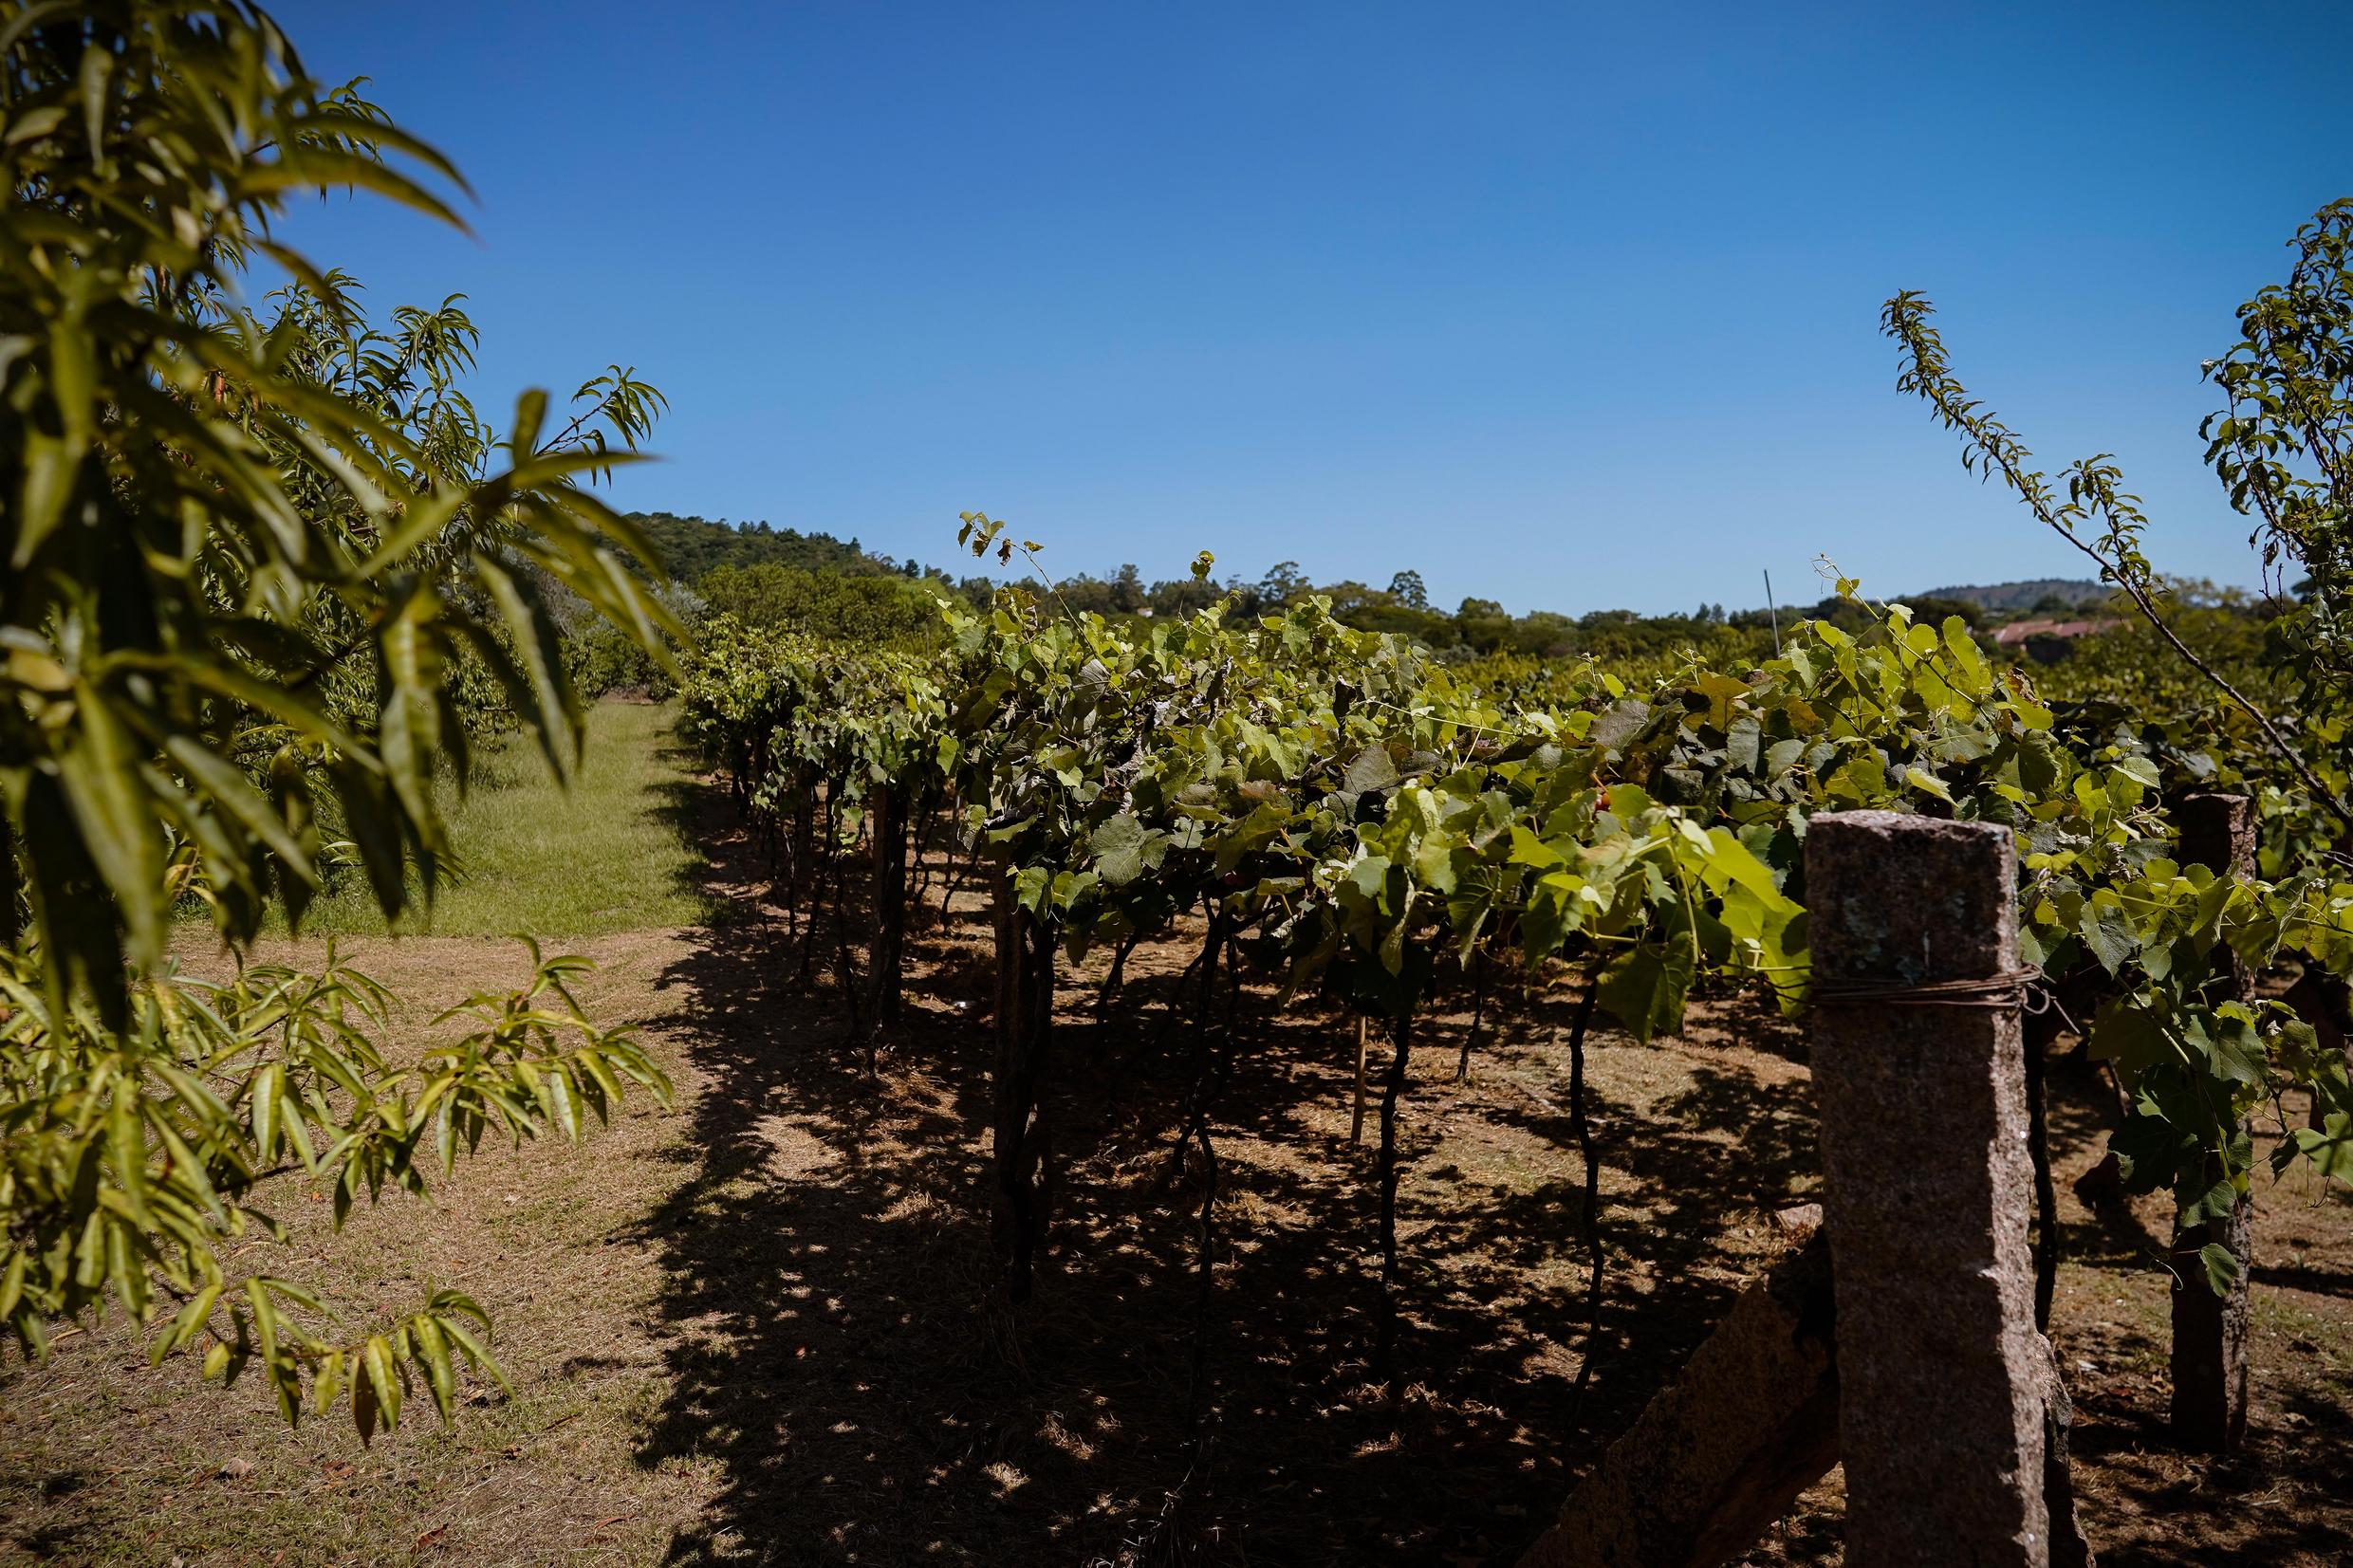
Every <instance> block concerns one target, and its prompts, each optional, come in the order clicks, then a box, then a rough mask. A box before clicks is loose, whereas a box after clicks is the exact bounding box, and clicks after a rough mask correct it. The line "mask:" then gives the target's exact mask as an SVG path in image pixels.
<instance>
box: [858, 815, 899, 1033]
mask: <svg viewBox="0 0 2353 1568" xmlns="http://www.w3.org/2000/svg"><path fill="white" fill-rule="evenodd" d="M866 826H867V831H868V832H869V833H870V834H871V835H872V836H873V841H874V894H873V897H874V942H873V946H872V947H871V948H870V949H869V950H868V951H867V953H866V966H867V971H868V972H867V977H866V1001H867V1005H866V1023H867V1025H868V1026H869V1027H870V1028H875V1029H879V1028H880V1027H881V1026H882V1025H884V1024H895V1023H897V1022H898V1021H899V968H900V958H901V956H902V954H903V952H904V950H905V948H906V938H907V807H906V801H905V799H904V798H903V797H902V796H901V794H900V792H899V786H898V785H897V784H880V785H878V786H877V787H876V788H875V790H874V792H873V794H872V795H871V796H870V797H868V802H867V808H866Z"/></svg>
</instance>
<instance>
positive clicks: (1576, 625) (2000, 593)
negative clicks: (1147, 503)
mask: <svg viewBox="0 0 2353 1568" xmlns="http://www.w3.org/2000/svg"><path fill="white" fill-rule="evenodd" d="M631 521H632V522H634V523H636V524H637V525H638V526H639V528H641V529H643V530H644V532H645V533H646V534H647V535H648V537H650V538H651V539H652V540H653V541H654V542H655V544H656V545H657V547H658V549H659V550H660V552H661V557H662V560H663V563H664V564H665V565H666V566H667V567H668V568H669V570H670V572H671V574H672V576H673V578H674V579H675V581H677V582H678V583H680V584H683V585H686V586H687V587H690V588H691V589H692V590H693V593H694V595H695V599H696V600H698V603H697V605H696V607H697V608H698V609H708V610H709V611H713V612H725V613H728V614H731V615H732V616H734V617H735V618H738V619H740V620H743V621H746V622H748V623H751V624H763V625H787V626H792V627H795V628H798V629H800V630H803V631H806V632H809V633H812V634H814V635H816V636H825V637H829V638H835V639H839V640H842V641H845V642H859V643H870V644H880V645H887V646H896V647H925V646H929V645H930V644H931V643H932V642H933V641H934V640H935V639H936V636H937V634H938V627H939V612H938V604H939V602H940V601H941V600H943V599H947V598H950V597H954V598H958V599H961V600H965V601H966V602H968V603H972V604H973V605H982V604H986V603H987V602H988V600H989V596H990V595H991V593H992V592H994V590H995V588H996V586H997V583H996V581H995V580H993V579H991V578H989V577H983V576H964V577H957V576H954V575H951V574H950V573H948V572H945V571H942V570H940V569H938V568H937V567H934V566H927V565H925V564H923V563H920V562H917V561H916V560H914V559H913V558H909V559H907V560H904V561H894V560H892V559H890V558H889V557H887V556H882V555H878V554H876V553H874V552H872V551H870V550H868V549H866V548H865V547H864V546H863V545H862V544H860V542H859V541H858V540H857V539H855V538H851V539H847V540H843V539H839V538H836V537H835V536H834V535H832V534H829V533H823V532H803V531H801V530H799V529H795V528H778V527H774V526H770V525H769V524H768V523H766V522H754V523H729V522H725V521H718V520H713V519H708V518H702V517H691V516H689V517H682V516H678V515H676V514H674V513H671V512H639V513H635V514H633V515H632V518H631ZM2169 589H2170V591H2171V592H2172V593H2173V594H2174V596H2175V600H2176V602H2177V603H2178V604H2180V605H2182V606H2183V607H2185V608H2188V607H2205V606H2214V607H2217V608H2225V609H2230V610H2233V611H2235V612H2238V613H2241V614H2248V615H2252V614H2254V613H2256V609H2257V607H2256V606H2253V605H2251V604H2248V603H2242V602H2240V600H2243V598H2244V596H2241V595H2238V594H2236V592H2235V591H2234V590H2228V589H2221V588H2217V587H2215V586H2214V584H2212V583H2208V582H2194V581H2181V582H2175V583H2170V584H2169ZM1054 591H1055V593H1056V595H1057V596H1058V597H1059V599H1060V600H1061V601H1062V602H1063V603H1064V604H1065V605H1066V606H1067V607H1068V608H1070V609H1071V610H1073V611H1080V612H1091V613H1093V614H1097V615H1102V616H1106V617H1115V618H1136V619H1144V618H1166V617H1171V616H1183V615H1188V614H1191V613H1193V612H1195V611H1197V610H1202V609H1206V608H1207V607H1208V606H1210V605H1211V604H1214V603H1215V602H1216V601H1217V600H1220V599H1230V600H1232V604H1233V608H1234V611H1235V613H1237V614H1239V615H1243V616H1258V615H1265V614H1268V613H1269V612H1271V611H1274V610H1279V609H1281V608H1282V607H1283V606H1285V605H1286V604H1289V603H1293V602H1295V601H1297V600H1302V599H1305V598H1307V597H1309V596H1311V595H1321V596H1322V597H1324V598H1326V599H1328V600H1331V603H1332V611H1333V614H1334V615H1335V616H1336V617H1337V618H1339V619H1341V620H1342V621H1344V622H1345V623H1347V624H1348V625H1350V626H1353V627H1356V628H1358V629H1359V630H1362V631H1372V632H1393V633H1398V634H1400V635H1403V636H1410V637H1413V638H1415V639H1416V640H1417V641H1419V642H1422V643H1423V644H1425V645H1427V646H1428V647H1430V648H1431V649H1433V650H1434V651H1436V652H1437V653H1438V654H1440V655H1446V656H1451V657H1458V658H1473V657H1478V656H1481V655H1490V654H1517V655H1529V656H1533V657H1540V658H1564V657H1573V656H1576V655H1589V656H1592V657H1596V658H1603V659H1641V658H1647V657H1653V656H1657V655H1666V654H1671V653H1675V652H1677V651H1678V650H1682V649H1688V648H1700V649H1705V650H1707V651H1709V652H1710V653H1711V655H1723V656H1732V655H1735V654H1737V653H1742V652H1747V653H1751V654H1754V655H1763V654H1765V653H1766V652H1768V651H1769V649H1770V648H1771V646H1772V642H1773V629H1774V626H1775V624H1776V620H1777V621H1778V624H1779V626H1780V628H1781V629H1782V630H1784V631H1786V630H1788V628H1789V627H1790V626H1792V625H1794V624H1796V623H1797V622H1798V621H1800V620H1804V619H1808V618H1811V619H1817V620H1827V621H1830V622H1832V623H1833V624H1835V625H1838V626H1840V627H1842V628H1843V629H1845V630H1847V631H1850V632H1859V631H1862V630H1863V629H1864V628H1865V626H1866V624H1867V622H1868V619H1869V617H1868V613H1867V612H1866V611H1864V610H1863V609H1862V607H1861V606H1859V605H1857V604H1854V603H1852V602H1850V601H1847V600H1840V599H1837V598H1830V599H1825V600H1820V601H1819V602H1817V603H1813V604H1784V605H1781V606H1779V607H1778V609H1777V611H1776V610H1775V609H1773V608H1753V609H1741V610H1727V609H1726V608H1725V606H1723V605H1722V604H1711V603H1704V602H1703V603H1701V604H1698V605H1696V606H1695V607H1694V608H1693V609H1691V610H1690V611H1687V612H1684V613H1682V614H1670V615H1643V614H1640V613H1638V612H1636V611H1633V610H1623V609H1616V610H1589V611H1586V612H1585V613H1584V614H1582V615H1576V616H1570V615H1565V614H1561V613H1559V612H1557V611H1551V610H1533V611H1529V612H1528V613H1526V614H1522V615H1513V614H1512V613H1510V611H1508V610H1506V609H1505V608H1504V607H1503V605H1502V604H1501V603H1500V602H1499V601H1497V600H1491V599H1476V598H1471V599H1465V600H1462V601H1461V602H1460V603H1459V604H1457V605H1456V606H1455V607H1454V609H1453V610H1451V611H1449V610H1444V609H1441V608H1439V607H1437V606H1436V605H1434V604H1433V603H1432V602H1431V601H1430V593H1429V588H1428V585H1427V584H1426V583H1425V582H1424V581H1423V580H1422V577H1421V574H1420V573H1419V572H1418V571H1415V570H1413V569H1411V568H1408V569H1405V570H1402V571H1399V572H1397V573H1395V574H1393V575H1392V576H1391V577H1390V579H1389V581H1388V585H1387V586H1386V587H1378V588H1377V587H1374V586H1373V585H1372V584H1370V583H1367V582H1361V581H1356V580H1354V579H1343V580H1341V581H1334V582H1322V583H1319V582H1317V581H1315V580H1314V579H1312V578H1311V577H1309V576H1308V575H1307V573H1306V571H1305V570H1304V569H1303V568H1302V567H1301V566H1300V564H1299V563H1298V562H1296V561H1282V562H1277V563H1275V564H1274V565H1272V566H1269V567H1268V568H1267V569H1266V571H1264V572H1263V573H1261V574H1260V575H1259V576H1258V577H1256V578H1254V579H1252V578H1246V577H1242V576H1239V575H1235V576H1231V577H1229V578H1228V579H1227V580H1226V581H1224V582H1222V583H1220V582H1217V581H1214V580H1210V579H1205V578H1195V577H1193V576H1191V575H1187V576H1184V577H1178V578H1164V579H1158V580H1154V581H1146V580H1145V578H1144V575H1143V573H1142V572H1141V570H1139V568H1138V567H1137V566H1136V565H1135V564H1134V563H1127V564H1124V565H1121V567H1120V568H1119V569H1118V570H1117V571H1116V572H1113V573H1112V574H1111V575H1110V576H1108V577H1097V576H1094V575H1092V574H1089V573H1085V572H1081V573H1077V574H1074V575H1072V576H1069V577H1065V578H1061V579H1059V580H1058V581H1056V582H1055V584H1054ZM1903 602H1904V603H1905V604H1906V605H1908V606H1910V607H1911V610H1912V612H1913V614H1914V616H1915V617H1916V618H1918V619H1921V620H1924V621H1928V622H1930V623H1932V624H1936V623H1941V622H1942V621H1943V620H1944V619H1945V618H1948V617H1951V616H1958V617H1959V618H1961V619H1962V620H1963V621H1964V622H1965V623H1967V624H1968V625H1969V626H1970V627H1972V628H1973V630H1975V631H1977V632H1978V633H1979V634H1980V636H1982V637H1990V636H1991V634H1992V630H1993V629H1994V628H1995V627H1997V626H1999V625H2001V624H2003V623H2005V622H2007V621H2011V620H2016V619H2020V618H2038V617H2061V618H2066V617H2071V616H2082V615H2087V614H2088V615H2098V614H2101V613H2102V610H2103V606H2104V605H2105V604H2106V602H2107V595H2106V591H2105V590H2104V589H2103V588H2102V587H2101V585H2100V584H2098V583H2096V582H2089V581H2074V580H2069V579H2059V578H2044V579H2034V580H2031V581H2021V582H2005V583H1996V584H1992V585H1991V586H1975V585H1970V586H1956V587H1953V588H1947V589H1939V590H1937V591H1936V592H1935V593H1930V594H1918V595H1907V596H1904V598H1903ZM592 684H593V683H592Z"/></svg>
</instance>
